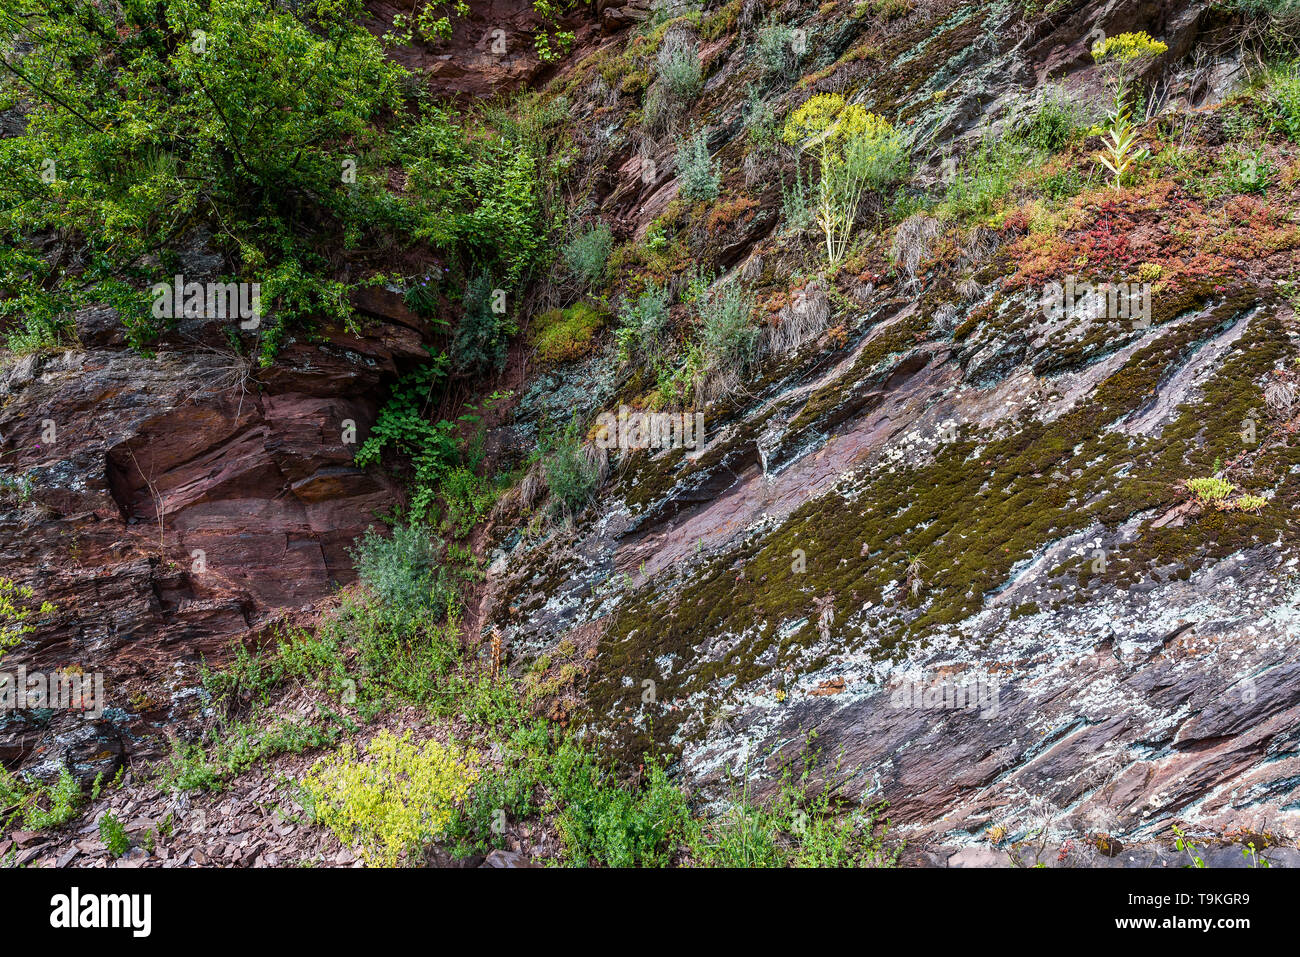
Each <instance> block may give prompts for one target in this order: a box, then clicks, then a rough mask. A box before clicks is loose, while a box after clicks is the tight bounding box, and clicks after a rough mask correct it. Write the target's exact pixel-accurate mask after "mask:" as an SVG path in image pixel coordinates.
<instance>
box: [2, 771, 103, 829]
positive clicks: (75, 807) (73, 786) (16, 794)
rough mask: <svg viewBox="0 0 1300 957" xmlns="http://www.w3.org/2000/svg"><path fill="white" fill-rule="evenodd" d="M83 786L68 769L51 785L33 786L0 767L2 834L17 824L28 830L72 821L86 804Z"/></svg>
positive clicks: (60, 772) (61, 772)
mask: <svg viewBox="0 0 1300 957" xmlns="http://www.w3.org/2000/svg"><path fill="white" fill-rule="evenodd" d="M83 798H84V796H83V794H82V792H81V784H80V783H79V782H78V781H77V779H76V778H75V777H73V776H72V772H71V771H69V770H68V769H67V768H60V769H59V776H58V778H57V779H56V780H55V781H54V782H53V783H51V784H30V783H28V782H27V781H25V780H24V779H23V778H21V777H19V776H18V775H16V774H14V773H12V772H11V771H9V770H8V769H7V768H4V767H0V834H3V833H4V832H6V831H7V830H8V829H9V827H10V825H12V824H13V822H14V821H21V822H22V826H23V827H24V828H26V829H27V830H29V831H39V830H42V829H44V828H49V827H58V826H59V825H60V824H66V823H67V822H68V821H70V820H72V819H73V818H74V817H76V816H77V814H78V813H79V812H80V810H81V806H82V803H83Z"/></svg>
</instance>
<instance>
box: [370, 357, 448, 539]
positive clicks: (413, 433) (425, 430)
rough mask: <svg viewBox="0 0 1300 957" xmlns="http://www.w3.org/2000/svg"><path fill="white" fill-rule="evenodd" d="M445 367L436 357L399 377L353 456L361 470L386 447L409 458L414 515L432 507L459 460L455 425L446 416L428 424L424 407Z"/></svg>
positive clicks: (421, 515)
mask: <svg viewBox="0 0 1300 957" xmlns="http://www.w3.org/2000/svg"><path fill="white" fill-rule="evenodd" d="M446 368H447V360H446V357H445V356H440V357H438V359H436V360H435V361H433V362H431V363H429V364H428V365H426V366H423V367H421V368H419V369H416V370H415V371H414V372H410V373H408V374H407V375H405V376H403V377H402V378H401V379H399V380H398V382H397V384H396V385H394V386H393V394H392V395H391V396H390V397H389V399H388V401H387V402H385V403H384V405H383V406H382V407H381V408H380V410H379V415H378V416H377V417H376V419H375V424H374V427H373V428H372V429H371V430H370V435H369V436H367V438H366V440H365V442H363V443H361V447H360V448H359V449H357V454H356V455H355V456H354V457H353V461H355V462H356V464H357V465H359V466H360V467H362V468H365V467H366V466H368V465H375V464H377V463H378V462H379V461H380V459H381V458H382V457H383V454H384V451H385V450H386V449H390V448H391V449H393V450H394V451H397V452H401V453H403V454H405V455H408V456H410V459H411V465H412V466H413V468H414V471H415V475H414V481H413V483H412V484H413V486H414V494H413V495H412V497H411V504H410V514H411V515H412V516H414V517H415V518H417V519H419V518H423V517H424V516H425V515H426V513H427V512H428V510H429V508H430V507H431V506H432V504H433V500H434V496H435V495H436V492H437V488H438V485H439V483H440V482H441V481H442V478H443V476H445V475H446V474H447V473H448V472H450V471H451V470H452V469H453V468H455V467H456V466H457V465H458V464H459V462H460V455H461V453H460V446H459V445H458V444H457V442H456V435H455V431H456V426H455V423H453V422H448V421H447V420H445V419H442V420H439V421H438V422H431V421H430V420H429V416H428V414H427V412H426V411H425V410H426V406H427V403H428V402H429V400H430V393H431V392H432V389H433V386H434V383H435V382H438V381H439V380H441V379H442V378H443V377H444V376H445V375H446Z"/></svg>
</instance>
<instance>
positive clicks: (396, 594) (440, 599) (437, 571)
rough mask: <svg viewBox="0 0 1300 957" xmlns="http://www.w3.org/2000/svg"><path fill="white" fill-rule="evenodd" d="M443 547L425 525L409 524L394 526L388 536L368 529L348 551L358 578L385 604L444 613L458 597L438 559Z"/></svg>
mask: <svg viewBox="0 0 1300 957" xmlns="http://www.w3.org/2000/svg"><path fill="white" fill-rule="evenodd" d="M442 551H443V549H442V543H441V542H440V541H438V540H437V539H435V538H434V536H433V535H432V534H431V533H430V532H429V530H428V529H427V528H426V527H424V526H422V525H415V524H410V525H398V526H395V527H394V528H393V531H392V534H391V535H390V536H389V537H387V538H386V537H384V536H382V535H380V534H378V533H377V532H376V531H375V530H374V529H373V528H371V529H367V530H366V533H365V535H363V536H362V537H361V538H359V539H357V541H356V544H355V545H354V546H353V548H352V549H351V555H352V559H353V561H354V563H355V564H356V569H357V574H358V576H360V578H361V581H362V582H363V583H364V584H365V585H366V587H367V588H369V589H370V590H371V591H373V592H374V593H375V594H376V595H377V596H378V597H379V599H380V600H381V601H383V602H384V603H386V604H387V605H390V606H392V607H393V608H396V609H400V610H403V611H411V612H422V611H425V610H432V611H433V612H434V613H435V614H436V615H445V614H447V613H448V612H449V611H450V610H451V609H453V608H454V607H456V605H457V602H458V598H457V592H456V588H455V586H454V585H453V584H452V582H451V580H450V576H449V575H448V573H447V570H446V567H445V566H444V565H442V564H441V562H440V559H441V557H442Z"/></svg>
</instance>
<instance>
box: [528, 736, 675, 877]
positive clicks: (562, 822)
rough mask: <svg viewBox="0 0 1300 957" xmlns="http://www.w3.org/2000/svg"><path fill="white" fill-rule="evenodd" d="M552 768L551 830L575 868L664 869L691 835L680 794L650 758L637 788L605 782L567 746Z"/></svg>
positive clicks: (586, 755)
mask: <svg viewBox="0 0 1300 957" xmlns="http://www.w3.org/2000/svg"><path fill="white" fill-rule="evenodd" d="M554 765H555V775H556V777H557V778H558V781H557V784H558V787H557V791H558V794H557V797H556V803H558V804H560V813H559V816H558V818H557V820H556V826H557V828H558V829H559V832H560V839H561V840H562V841H563V842H564V854H565V857H566V859H567V860H568V862H569V863H570V864H571V865H573V866H575V867H585V866H588V865H591V864H600V865H604V866H606V867H663V866H664V865H666V864H668V863H670V862H671V860H672V857H673V854H674V852H676V850H677V848H678V846H679V845H680V844H681V843H682V841H683V840H684V839H685V838H687V837H688V836H689V835H690V834H691V833H692V824H693V822H692V820H691V814H690V809H689V807H688V806H687V804H686V798H685V796H684V795H683V794H682V792H681V791H680V790H679V789H678V788H676V787H675V786H673V785H672V784H671V783H670V782H669V780H668V775H667V773H666V772H665V771H664V769H663V767H662V765H661V764H660V763H659V762H657V761H654V760H653V759H647V761H646V765H645V769H646V781H645V783H644V785H643V786H642V787H641V788H639V789H636V790H632V789H629V788H626V787H620V786H619V784H618V782H616V781H612V780H610V779H609V777H608V775H607V774H604V773H602V772H601V771H600V770H599V769H598V768H597V766H596V763H595V761H594V760H593V759H592V757H591V755H590V754H589V753H588V752H586V751H583V750H581V749H579V748H578V747H577V746H576V745H574V744H573V743H572V742H565V743H564V744H563V745H562V746H561V747H560V749H559V752H558V754H557V755H556V756H555V758H554Z"/></svg>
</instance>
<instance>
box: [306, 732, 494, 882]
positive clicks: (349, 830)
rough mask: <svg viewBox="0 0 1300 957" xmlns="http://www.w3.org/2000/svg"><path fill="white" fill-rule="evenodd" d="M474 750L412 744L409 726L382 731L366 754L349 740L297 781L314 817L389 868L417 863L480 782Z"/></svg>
mask: <svg viewBox="0 0 1300 957" xmlns="http://www.w3.org/2000/svg"><path fill="white" fill-rule="evenodd" d="M478 761H479V755H478V752H476V751H472V750H462V749H460V748H457V747H454V746H448V745H443V744H440V743H438V742H437V741H426V742H424V743H423V744H420V745H416V744H413V743H412V742H411V733H410V732H409V731H408V732H406V733H405V734H404V735H403V736H402V737H400V738H398V737H396V736H395V735H393V733H392V732H390V731H387V730H384V731H381V732H380V733H379V734H378V735H376V736H375V737H374V739H373V740H371V742H370V745H369V747H368V748H367V749H366V758H365V760H362V759H360V758H358V757H357V753H356V750H355V749H354V748H353V747H352V745H351V744H345V745H343V747H342V748H341V749H340V751H339V753H338V754H336V755H334V756H333V757H331V758H330V759H328V760H325V761H320V762H317V764H316V765H315V766H314V767H313V768H312V769H311V771H310V772H308V774H307V776H306V778H305V779H304V781H303V789H304V791H305V793H306V795H307V796H308V798H309V800H310V802H311V809H312V812H313V814H314V816H315V819H316V820H317V821H318V822H319V823H321V824H323V825H325V826H326V827H328V828H329V829H330V830H332V831H333V832H334V833H335V835H337V836H338V838H339V840H341V841H342V842H343V843H344V844H346V845H348V846H349V847H352V846H360V848H361V852H362V855H363V856H364V858H365V860H366V863H368V864H378V865H381V866H385V867H393V866H395V865H397V864H398V863H399V862H400V861H402V860H403V859H405V860H406V861H407V863H415V862H416V860H417V858H418V856H419V854H420V852H421V850H422V849H423V848H424V847H425V846H426V845H427V844H429V843H430V842H431V841H433V840H435V839H437V838H439V837H441V836H442V835H443V834H444V833H445V832H446V830H447V827H448V825H449V824H451V822H452V818H453V815H454V814H455V812H456V809H457V807H459V806H460V805H461V804H462V803H463V802H464V801H465V800H466V799H467V798H468V797H469V794H470V789H471V788H472V786H473V785H474V782H475V781H477V780H478V776H479V771H478V767H477V764H478Z"/></svg>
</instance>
